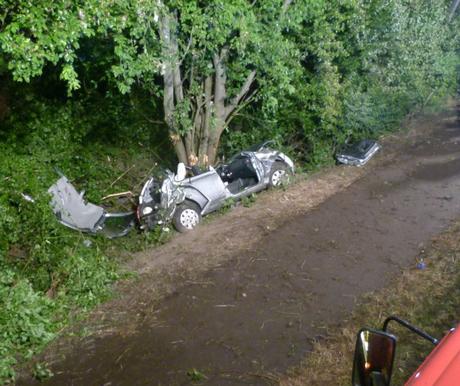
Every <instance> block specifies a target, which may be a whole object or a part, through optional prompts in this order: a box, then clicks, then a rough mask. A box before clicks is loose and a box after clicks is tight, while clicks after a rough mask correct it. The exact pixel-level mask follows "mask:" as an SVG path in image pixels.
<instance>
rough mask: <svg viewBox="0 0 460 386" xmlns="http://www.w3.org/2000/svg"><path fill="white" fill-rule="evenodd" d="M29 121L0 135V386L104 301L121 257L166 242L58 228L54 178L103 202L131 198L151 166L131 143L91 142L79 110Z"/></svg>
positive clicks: (39, 109) (52, 111)
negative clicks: (115, 196)
mask: <svg viewBox="0 0 460 386" xmlns="http://www.w3.org/2000/svg"><path fill="white" fill-rule="evenodd" d="M29 113H30V114H29V119H24V120H23V121H17V120H15V119H17V117H18V115H14V114H13V115H12V116H11V119H10V121H8V122H6V124H5V125H4V126H3V127H2V128H1V130H0V139H1V141H0V154H1V157H0V337H1V339H0V384H2V383H4V382H8V381H11V380H13V379H14V375H15V374H14V367H15V365H16V364H18V363H20V362H22V361H23V360H26V359H28V358H30V357H31V356H32V355H33V354H34V353H36V352H37V351H39V350H40V349H41V348H42V347H43V346H44V345H46V344H47V343H48V342H50V341H51V340H52V339H53V338H54V337H55V336H56V334H58V333H59V331H60V330H61V329H62V328H64V326H65V325H66V324H67V323H68V321H69V319H71V318H74V317H77V315H79V316H81V315H82V313H83V314H84V311H85V310H89V309H90V308H92V307H94V305H96V304H98V303H99V302H101V301H103V300H104V299H107V297H108V296H109V295H110V284H111V283H113V282H114V281H116V280H117V279H119V278H120V276H121V275H122V274H121V273H120V272H119V269H118V266H119V261H120V260H121V258H122V257H123V256H124V255H127V252H129V251H135V250H139V249H141V248H143V247H144V246H146V245H152V244H155V243H158V242H161V241H162V238H164V237H163V236H162V235H161V233H158V232H151V233H149V234H139V233H137V232H136V231H132V232H131V234H130V235H129V236H128V237H125V238H123V240H121V239H120V240H107V239H105V238H104V237H102V236H88V235H84V234H81V233H78V232H75V231H73V230H70V229H67V228H65V227H64V226H62V225H61V224H59V223H58V222H57V221H56V218H55V217H54V214H53V213H52V211H51V209H50V206H49V202H50V196H49V194H48V193H47V190H48V188H49V187H50V186H51V185H52V184H53V183H54V182H55V181H56V180H57V179H58V178H59V176H58V174H57V173H56V169H59V170H60V171H61V172H63V173H64V174H65V175H66V176H67V177H68V178H69V179H70V180H71V181H72V182H73V183H74V184H75V186H76V187H77V189H79V190H85V191H86V194H85V197H87V199H88V200H89V201H92V202H95V203H100V202H101V198H102V197H103V196H105V195H107V194H109V193H114V192H120V191H126V190H131V191H133V192H134V193H136V192H138V190H139V186H140V184H141V183H142V182H143V181H144V180H145V178H146V177H147V176H148V175H149V173H151V172H152V171H153V169H155V167H156V166H155V165H156V161H157V159H155V158H154V157H153V156H152V153H151V152H150V151H149V148H148V147H142V146H140V145H139V144H138V143H136V142H135V141H134V140H132V141H131V143H130V146H129V147H128V146H120V145H117V144H111V143H110V142H107V141H104V142H101V141H94V140H93V139H92V138H91V129H92V128H91V127H90V125H89V124H88V123H82V122H81V120H79V119H78V116H79V114H81V113H82V111H81V110H80V109H79V108H78V105H75V104H74V105H73V106H60V107H56V108H53V107H50V106H45V105H42V104H39V105H37V106H34V108H32V109H30V111H29ZM78 122H80V125H81V126H80V127H75V125H76V124H78ZM90 138H91V139H90ZM126 171H128V173H126ZM120 176H122V178H119V179H118V180H117V178H118V177H120ZM128 206H129V205H128ZM128 209H129V208H128ZM109 210H110V209H109ZM77 311H78V312H77ZM37 374H38V375H39V376H40V377H43V374H44V372H43V371H38V372H37Z"/></svg>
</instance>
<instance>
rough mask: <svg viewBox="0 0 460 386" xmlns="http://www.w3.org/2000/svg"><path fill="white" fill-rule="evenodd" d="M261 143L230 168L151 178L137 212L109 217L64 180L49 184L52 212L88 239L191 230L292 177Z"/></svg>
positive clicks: (287, 163) (289, 166)
mask: <svg viewBox="0 0 460 386" xmlns="http://www.w3.org/2000/svg"><path fill="white" fill-rule="evenodd" d="M271 143H272V142H271V141H268V142H264V143H261V144H259V145H256V146H253V147H252V148H250V149H248V150H245V151H242V152H241V153H239V154H237V155H236V156H234V157H233V158H232V159H231V160H230V162H229V163H228V164H224V165H220V166H218V167H217V168H215V169H214V168H213V167H212V166H210V167H209V168H208V170H206V171H203V172H200V171H197V170H196V169H195V175H193V176H191V177H186V174H187V170H186V167H185V165H184V164H183V163H180V164H179V165H178V168H177V172H176V174H174V173H172V172H171V171H169V170H168V171H166V175H165V177H164V178H163V179H157V178H155V177H150V178H149V179H148V180H147V182H146V183H145V184H144V186H143V188H142V190H141V192H140V194H139V197H138V201H137V205H136V211H133V212H127V213H109V212H107V211H106V210H105V209H104V208H103V207H101V206H98V205H95V204H91V203H88V202H86V201H85V200H84V198H83V195H84V193H83V192H82V193H78V192H77V190H76V189H75V188H74V186H73V185H72V184H71V183H70V182H69V181H68V179H67V178H66V177H65V176H61V178H60V179H59V180H58V181H57V182H56V183H55V184H53V185H52V186H51V187H50V188H49V190H48V192H49V193H50V194H51V196H52V199H51V207H52V209H53V211H54V213H55V215H56V217H57V218H58V220H59V221H60V222H61V223H62V224H63V225H65V226H67V227H69V228H72V229H75V230H79V231H82V232H88V233H103V234H105V235H106V236H107V237H111V238H112V237H119V236H124V235H126V234H127V233H128V232H129V231H130V229H131V228H132V227H133V226H134V225H135V223H136V220H137V223H138V225H139V226H140V228H141V229H145V230H149V229H152V228H154V227H155V226H157V225H164V224H167V223H169V222H171V221H172V222H173V224H174V227H175V228H176V229H177V230H178V231H179V232H186V231H189V230H192V229H194V228H195V227H196V226H197V225H198V224H199V223H200V221H201V218H202V216H204V215H206V214H208V213H211V212H213V211H215V210H217V209H219V208H220V207H222V206H223V205H224V203H225V202H226V200H229V199H233V200H238V199H241V198H243V197H246V196H249V195H251V194H252V193H256V192H258V191H260V190H263V189H266V188H267V187H270V186H279V185H281V184H283V183H284V182H285V181H286V179H287V178H288V176H289V175H290V174H292V173H294V164H293V162H292V160H291V159H290V158H289V157H287V156H286V155H285V154H283V153H281V152H280V151H277V150H273V149H271V148H270V147H269V145H270V144H271Z"/></svg>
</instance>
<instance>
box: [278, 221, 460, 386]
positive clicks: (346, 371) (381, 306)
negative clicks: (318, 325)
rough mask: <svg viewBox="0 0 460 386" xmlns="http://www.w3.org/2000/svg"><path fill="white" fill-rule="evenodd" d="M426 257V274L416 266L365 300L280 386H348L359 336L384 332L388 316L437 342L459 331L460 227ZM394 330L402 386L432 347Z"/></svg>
mask: <svg viewBox="0 0 460 386" xmlns="http://www.w3.org/2000/svg"><path fill="white" fill-rule="evenodd" d="M425 256H426V257H425V261H426V262H427V267H426V269H424V270H417V269H415V263H414V267H410V268H408V269H406V270H405V271H404V272H403V273H402V275H401V276H400V277H397V278H395V279H394V281H393V282H392V283H390V285H389V286H388V287H387V288H385V289H383V290H381V291H378V292H374V293H370V294H366V295H365V296H363V299H362V300H361V302H360V304H359V305H358V306H357V307H356V309H355V311H354V313H353V315H352V317H351V318H350V319H349V320H348V321H345V322H344V325H343V327H342V328H339V329H337V330H335V331H333V332H331V333H330V334H329V337H328V338H326V339H325V340H322V341H318V342H316V343H315V346H314V349H313V351H312V353H311V354H310V355H309V356H308V357H307V359H306V360H305V362H304V363H302V365H301V366H299V367H297V368H293V369H291V370H290V371H289V372H288V375H287V376H286V377H284V378H283V379H282V380H281V385H283V386H285V385H286V386H287V385H291V386H297V385H299V386H300V385H312V386H314V385H350V384H351V369H352V361H353V350H354V344H355V338H356V333H357V331H358V330H359V328H360V327H363V326H367V327H374V328H381V326H382V323H383V321H384V319H385V318H386V317H387V316H389V315H398V316H400V317H402V318H404V319H406V320H408V321H410V322H412V323H413V324H415V325H417V326H418V327H420V328H422V329H424V330H425V331H427V332H429V333H430V334H432V335H433V336H435V337H439V338H440V337H442V336H443V335H444V334H445V332H446V331H447V330H448V329H449V328H450V327H453V326H455V325H456V323H458V321H459V313H458V310H459V309H460V262H459V259H460V221H459V222H457V223H456V224H455V225H454V226H452V227H451V229H449V230H448V231H446V232H445V233H443V234H441V235H440V236H437V237H436V238H434V239H433V241H432V245H431V247H430V248H429V250H428V251H427V252H426V255H425ZM391 328H392V330H391V331H392V332H393V333H394V334H395V335H397V336H398V347H397V355H396V359H395V366H394V373H393V380H392V384H393V385H401V384H404V382H405V381H406V380H407V379H408V378H409V377H410V375H411V374H412V373H413V372H414V371H415V370H416V368H417V367H418V365H419V364H420V363H421V362H422V361H423V359H424V358H425V357H426V355H427V354H428V353H429V352H430V351H431V350H432V349H433V346H432V345H431V343H429V342H427V341H425V340H423V339H421V338H418V337H417V336H416V335H414V334H411V333H410V332H409V331H408V330H405V329H404V328H399V327H397V325H393V326H391Z"/></svg>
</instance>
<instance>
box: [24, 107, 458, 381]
mask: <svg viewBox="0 0 460 386" xmlns="http://www.w3.org/2000/svg"><path fill="white" fill-rule="evenodd" d="M458 141H460V127H459V125H458V122H457V120H456V112H455V111H454V110H449V111H446V112H444V113H442V114H439V115H432V116H424V117H419V118H418V119H416V120H413V121H411V122H410V124H409V128H408V129H407V130H406V131H405V132H404V133H402V134H401V135H398V136H392V137H388V138H385V139H384V140H383V145H384V146H383V150H382V151H381V153H380V154H379V155H378V156H377V157H376V158H375V159H374V160H372V161H371V163H370V164H369V165H367V166H366V167H365V168H362V169H359V168H351V167H333V168H330V169H328V170H326V171H322V172H320V173H317V174H315V175H313V176H308V177H307V178H301V179H300V180H299V181H297V183H296V184H294V185H292V186H291V187H288V188H287V189H286V190H277V191H271V192H265V193H262V194H260V195H259V196H258V198H257V200H256V202H255V203H254V204H252V205H251V206H250V207H245V206H242V205H240V206H239V207H237V208H235V209H233V210H231V211H230V212H229V213H226V214H225V215H222V216H214V218H211V219H209V220H208V221H206V223H205V224H203V226H201V227H200V229H198V230H197V231H196V232H193V233H190V234H186V235H177V236H175V237H173V239H172V240H171V241H170V242H169V243H167V244H166V245H164V246H162V247H160V248H157V249H154V250H149V251H144V252H142V253H139V254H137V255H136V256H133V258H132V259H131V260H130V262H129V263H128V264H127V268H128V269H130V270H134V271H137V272H139V278H138V279H137V280H131V281H127V282H124V283H121V284H120V285H119V287H118V288H117V293H118V296H117V297H116V298H115V299H113V300H112V301H110V302H108V303H106V304H104V305H102V306H100V307H99V308H98V309H97V310H96V311H95V312H94V313H93V314H92V315H91V316H90V318H89V319H88V320H87V321H86V322H85V323H84V325H85V327H86V331H87V334H86V336H85V337H83V338H71V337H66V338H63V339H60V340H58V341H57V342H55V343H54V344H53V345H51V346H50V347H49V348H48V349H47V350H46V352H45V353H44V355H43V356H42V357H41V358H40V360H42V361H46V362H48V363H49V365H50V368H51V370H52V371H53V372H54V373H55V376H54V377H53V378H51V379H50V380H49V383H51V384H61V383H62V382H64V381H66V382H67V383H69V382H71V383H72V384H82V385H83V384H106V383H110V384H133V380H136V381H135V383H137V384H152V382H153V383H154V384H184V383H186V382H188V381H194V380H195V381H201V382H203V383H206V382H207V383H208V384H219V385H220V384H232V385H234V384H265V383H267V382H271V381H274V380H275V381H276V380H277V379H278V378H277V376H275V375H274V374H277V373H281V372H283V371H285V370H286V369H287V368H288V367H289V366H292V365H295V364H297V363H299V361H300V360H301V359H302V358H303V357H304V356H305V355H306V354H307V353H308V352H309V350H311V349H312V347H313V342H314V341H315V340H317V339H318V338H321V337H322V336H324V335H327V333H328V331H329V330H330V329H332V328H334V327H335V326H340V325H341V323H344V321H345V320H346V319H347V318H348V315H349V313H350V311H351V310H352V309H353V306H354V304H355V301H356V299H357V298H358V297H359V296H360V294H362V293H364V292H367V291H372V290H376V289H379V288H381V287H383V286H385V284H386V283H387V280H388V278H389V277H391V276H392V275H396V274H399V273H400V272H401V270H402V269H404V268H405V267H407V266H410V265H411V264H414V257H415V256H418V255H419V253H421V250H423V249H424V248H425V244H426V242H427V241H428V240H429V239H430V238H431V237H432V236H433V235H435V234H438V233H439V232H440V231H441V230H442V229H444V228H445V227H447V226H448V225H449V223H450V221H451V220H454V219H456V218H457V217H459V215H460V199H459V198H458V197H457V196H458V194H457V193H458V189H459V186H460V176H459V175H458V173H459V172H458V170H460V168H459V167H458V165H459V162H460V152H459V150H458ZM152 380H153V381H152ZM28 382H33V381H32V380H31V379H29V378H27V376H24V377H22V378H21V379H20V380H19V382H18V383H28Z"/></svg>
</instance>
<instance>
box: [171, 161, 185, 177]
mask: <svg viewBox="0 0 460 386" xmlns="http://www.w3.org/2000/svg"><path fill="white" fill-rule="evenodd" d="M186 174H187V169H186V168H185V165H184V163H182V162H179V164H178V165H177V173H176V176H175V177H174V180H175V181H176V182H181V181H183V180H184V179H185V176H186Z"/></svg>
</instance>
